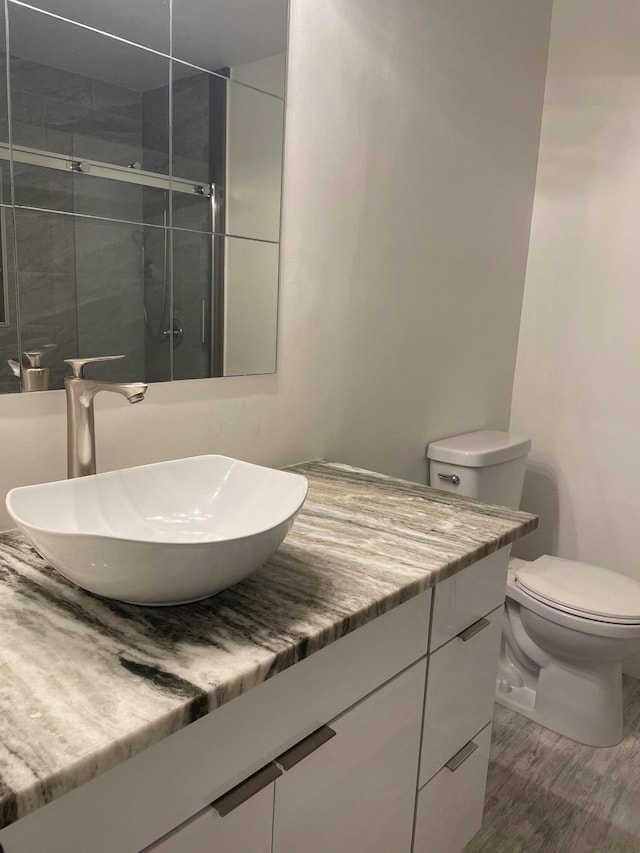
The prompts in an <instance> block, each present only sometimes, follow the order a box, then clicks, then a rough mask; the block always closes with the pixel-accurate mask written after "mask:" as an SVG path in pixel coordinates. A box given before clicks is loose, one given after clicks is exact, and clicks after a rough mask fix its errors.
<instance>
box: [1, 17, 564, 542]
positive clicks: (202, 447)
mask: <svg viewBox="0 0 640 853" xmlns="http://www.w3.org/2000/svg"><path fill="white" fill-rule="evenodd" d="M548 11H549V2H548V0H483V3H482V4H478V3H477V0H396V2H394V3H388V2H387V0H293V9H292V23H291V52H290V86H289V112H288V120H287V144H286V175H285V190H284V206H285V207H284V210H285V214H284V233H283V259H282V260H283V263H282V288H281V314H280V329H279V367H278V373H277V374H276V375H275V376H266V377H256V378H239V379H224V380H214V381H211V380H199V381H192V382H179V383H175V384H174V385H169V384H165V385H155V386H153V387H152V388H151V390H150V392H149V394H148V399H147V400H146V401H145V402H144V403H142V404H139V405H137V406H132V407H130V406H128V405H127V404H126V403H125V402H124V401H123V400H121V399H120V398H119V397H118V398H114V399H113V400H111V399H109V396H108V395H105V394H103V395H100V396H101V398H102V399H100V398H98V399H99V403H98V412H97V441H98V465H99V469H101V470H105V469H109V468H114V467H119V466H125V465H131V464H136V463H143V462H148V461H153V460H157V459H165V458H171V457H175V456H180V455H189V454H195V453H203V452H221V453H231V454H234V455H237V456H240V457H242V458H245V459H249V460H253V461H257V462H263V463H267V464H271V465H282V464H285V463H287V462H294V461H297V460H301V459H304V458H311V457H316V456H320V455H332V456H334V457H335V458H340V459H343V460H345V461H348V462H355V463H359V464H366V465H369V466H371V467H373V468H378V469H380V470H384V471H391V472H394V473H397V474H401V475H406V476H409V477H414V478H415V479H423V478H424V476H425V469H424V463H423V453H424V444H425V442H426V440H427V439H429V438H434V437H436V436H441V435H444V434H446V433H448V432H451V431H457V430H467V429H472V428H475V427H481V426H485V425H492V426H501V425H506V422H507V418H508V411H509V398H510V394H511V382H512V370H513V356H514V353H515V342H516V334H517V317H518V314H519V308H520V299H521V293H522V283H523V270H524V258H525V254H526V245H527V235H528V224H529V223H528V218H529V211H530V205H531V193H532V186H533V175H534V170H535V159H536V157H535V155H536V148H537V136H538V123H539V104H540V100H541V92H542V82H543V75H544V64H545V58H546V43H545V38H546V26H547V17H548ZM64 474H65V416H64V395H63V394H62V393H61V392H50V393H46V394H40V395H5V396H3V397H1V398H0V496H4V493H5V492H6V490H7V489H9V488H11V487H12V486H15V485H18V484H24V483H30V482H36V481H39V480H46V479H54V478H61V477H63V476H64ZM9 524H10V522H9V520H8V519H7V517H6V515H4V513H2V514H0V528H1V527H2V526H5V527H8V526H9Z"/></svg>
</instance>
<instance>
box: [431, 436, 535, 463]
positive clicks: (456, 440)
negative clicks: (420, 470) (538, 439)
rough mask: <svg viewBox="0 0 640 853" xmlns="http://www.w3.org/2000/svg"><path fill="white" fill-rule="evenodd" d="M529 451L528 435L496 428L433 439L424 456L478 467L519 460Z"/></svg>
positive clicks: (437, 460) (434, 459) (435, 460)
mask: <svg viewBox="0 0 640 853" xmlns="http://www.w3.org/2000/svg"><path fill="white" fill-rule="evenodd" d="M530 450H531V439H530V438H524V437H523V436H521V435H513V434H512V433H510V432H501V431H500V430H495V429H481V430H478V431H477V432H467V433H465V434H464V435H454V436H452V437H451V438H443V439H442V440H441V441H432V442H431V444H429V445H427V458H428V459H432V460H433V461H434V462H449V463H450V464H451V465H463V466H466V467H468V468H480V467H482V466H485V465H497V464H498V463H499V462H509V461H510V460H511V459H518V458H519V457H520V456H526V455H527V453H528V452H529V451H530Z"/></svg>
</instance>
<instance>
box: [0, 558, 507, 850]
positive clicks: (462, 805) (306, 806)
mask: <svg viewBox="0 0 640 853" xmlns="http://www.w3.org/2000/svg"><path fill="white" fill-rule="evenodd" d="M504 556H505V559H504V560H503V559H502V552H498V554H497V555H493V557H492V558H488V559H487V561H486V562H485V561H480V562H479V563H478V564H476V565H474V566H471V567H469V568H468V569H466V570H464V571H463V572H460V573H459V574H458V575H456V576H454V577H453V578H450V579H449V580H448V581H445V582H444V584H443V585H441V586H440V585H438V586H436V588H435V589H434V590H429V591H427V592H424V593H422V594H420V595H418V596H416V597H414V598H412V599H410V600H408V601H407V602H405V603H404V604H401V605H399V606H397V607H396V608H394V609H392V610H390V611H388V612H387V613H385V614H383V615H381V616H379V617H378V618H376V619H374V620H373V621H371V622H369V623H368V624H367V625H365V626H364V627H362V628H359V629H357V630H356V631H353V632H352V633H350V634H348V635H347V636H345V637H343V638H342V639H339V640H337V641H335V642H334V643H331V644H330V645H328V646H326V647H324V648H323V649H321V650H319V651H317V652H316V653H314V654H311V655H309V656H308V657H306V658H305V659H304V660H302V661H300V662H299V663H297V664H295V665H294V666H291V667H289V668H288V669H285V670H284V671H283V672H281V673H280V674H279V675H277V676H275V677H274V678H271V679H269V680H267V681H265V682H263V683H262V684H259V685H258V686H256V687H254V688H252V689H251V690H248V691H247V692H245V693H243V694H242V695H240V696H238V697H237V698H236V699H234V700H233V701H231V702H228V703H226V704H224V705H222V706H221V707H220V708H218V709H216V710H214V711H213V712H212V713H210V714H208V715H206V716H205V717H203V718H201V719H199V720H197V721H196V722H194V723H192V724H191V725H189V726H186V727H185V728H183V729H181V730H180V731H178V732H177V733H175V734H173V735H171V736H169V737H167V738H165V740H163V741H161V742H160V743H158V744H156V745H155V746H152V747H150V748H148V749H146V750H144V751H143V752H141V753H140V754H138V755H136V756H135V757H134V758H131V759H129V760H128V761H125V762H124V763H122V764H120V765H118V766H117V767H115V768H113V769H112V770H109V771H107V772H105V773H103V774H101V775H100V776H98V777H97V778H95V779H94V780H93V781H91V782H88V783H86V784H84V785H81V786H80V787H78V788H76V789H75V790H74V791H72V792H71V793H68V794H66V795H65V796H62V797H60V798H58V799H56V800H54V801H53V802H52V803H50V804H49V805H47V806H44V807H42V808H40V809H37V810H36V811H34V812H32V813H31V814H29V815H27V816H26V817H25V818H23V819H22V820H19V821H17V822H16V823H14V824H11V825H10V826H8V827H6V828H5V829H3V830H2V831H0V844H1V845H2V849H3V851H4V853H113V851H116V850H117V851H118V853H140V851H145V853H302V851H304V853H343V851H345V852H346V851H348V853H461V851H462V849H463V847H464V844H466V842H467V841H468V840H469V838H471V836H472V835H473V834H474V832H475V831H476V830H477V829H478V828H479V826H480V823H481V818H482V804H483V803H482V801H483V796H484V786H485V779H486V771H487V762H488V750H489V740H490V723H491V717H492V709H493V690H494V684H495V674H496V665H497V654H498V642H499V628H500V613H501V611H500V606H501V602H502V600H503V598H504V590H505V580H506V553H505V554H504ZM478 572H479V574H477V573H478ZM479 583H480V585H481V589H482V591H481V592H480V593H479V592H478V584H479ZM474 590H475V591H474ZM440 593H442V594H440ZM432 605H433V606H432ZM478 608H480V612H479V610H478ZM485 608H488V609H486V610H485ZM430 624H431V625H432V626H433V630H431V632H430ZM429 637H431V646H429ZM416 809H417V810H416ZM414 823H415V827H414Z"/></svg>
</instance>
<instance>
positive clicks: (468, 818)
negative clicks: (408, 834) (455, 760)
mask: <svg viewBox="0 0 640 853" xmlns="http://www.w3.org/2000/svg"><path fill="white" fill-rule="evenodd" d="M471 743H473V744H475V745H476V746H477V749H476V750H475V751H474V752H473V754H472V755H470V756H469V757H468V758H467V759H466V761H464V763H463V764H461V765H460V766H459V767H457V769H455V770H450V769H449V768H448V767H446V766H445V767H443V768H442V770H440V772H439V773H437V774H436V775H435V776H434V777H433V779H432V780H431V781H430V782H429V783H428V784H427V785H425V787H424V788H422V790H421V791H420V792H419V794H418V810H417V815H416V834H415V842H414V847H413V853H461V851H462V850H463V849H464V847H465V845H466V844H468V843H469V841H471V839H472V838H473V836H474V835H475V834H476V832H477V831H478V830H479V829H480V827H481V825H482V811H483V808H484V792H485V787H486V780H487V767H488V764H489V747H490V745H491V725H488V726H486V727H485V728H484V729H483V730H482V731H481V732H480V733H479V734H478V735H477V736H476V737H474V738H473V741H472V742H471ZM453 766H455V765H453Z"/></svg>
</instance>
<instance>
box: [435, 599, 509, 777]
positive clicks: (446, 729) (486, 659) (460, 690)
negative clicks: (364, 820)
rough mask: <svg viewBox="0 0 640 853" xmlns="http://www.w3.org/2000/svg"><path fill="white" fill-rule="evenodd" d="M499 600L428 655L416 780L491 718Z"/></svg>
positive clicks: (500, 621) (446, 757) (500, 627)
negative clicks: (482, 617) (418, 770)
mask: <svg viewBox="0 0 640 853" xmlns="http://www.w3.org/2000/svg"><path fill="white" fill-rule="evenodd" d="M502 610H503V608H502V605H501V606H500V607H497V608H496V609H495V610H494V611H493V612H492V613H490V614H489V615H488V616H487V617H486V618H485V619H482V620H480V621H478V622H476V623H474V625H472V626H471V627H470V628H469V629H467V630H466V631H465V632H463V637H464V636H465V634H467V635H468V634H471V636H469V637H468V639H461V638H460V637H454V638H453V640H449V642H448V643H446V644H445V645H444V646H441V647H440V648H439V649H438V650H437V651H435V652H434V653H433V654H432V655H430V657H429V679H428V682H427V699H426V703H425V712H424V713H425V716H424V733H423V736H422V755H421V760H420V785H424V784H425V782H428V781H429V779H431V777H432V776H434V775H435V774H436V773H437V772H438V771H439V770H440V768H441V767H442V766H443V765H444V764H445V762H446V761H448V760H449V758H451V756H452V755H453V754H454V753H455V752H457V751H458V750H459V749H460V748H461V747H463V746H464V745H465V743H467V741H469V740H470V739H471V738H472V737H473V735H474V734H475V733H476V732H478V731H480V729H481V728H482V727H483V726H485V725H486V724H487V723H490V722H491V720H492V718H493V701H494V694H495V689H496V671H497V665H498V651H499V648H500V632H501V629H502Z"/></svg>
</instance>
